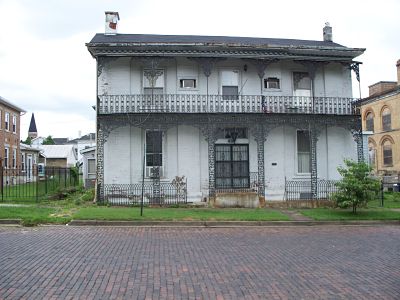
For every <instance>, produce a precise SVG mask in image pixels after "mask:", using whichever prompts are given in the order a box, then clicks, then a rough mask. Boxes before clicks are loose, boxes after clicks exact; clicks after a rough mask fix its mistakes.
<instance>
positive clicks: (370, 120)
mask: <svg viewBox="0 0 400 300" xmlns="http://www.w3.org/2000/svg"><path fill="white" fill-rule="evenodd" d="M365 125H366V129H367V131H372V132H373V131H374V115H373V114H372V112H369V113H367V116H366V117H365Z"/></svg>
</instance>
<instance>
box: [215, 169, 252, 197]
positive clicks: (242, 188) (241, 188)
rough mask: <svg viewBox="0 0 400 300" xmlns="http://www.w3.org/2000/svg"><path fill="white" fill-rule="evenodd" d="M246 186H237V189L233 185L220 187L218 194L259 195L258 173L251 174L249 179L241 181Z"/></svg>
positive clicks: (217, 189)
mask: <svg viewBox="0 0 400 300" xmlns="http://www.w3.org/2000/svg"><path fill="white" fill-rule="evenodd" d="M241 180H242V182H239V183H243V181H244V184H237V185H236V187H232V185H226V186H224V185H221V184H220V185H219V186H218V187H217V188H216V189H215V192H216V193H240V192H255V193H258V172H249V177H247V178H242V179H241Z"/></svg>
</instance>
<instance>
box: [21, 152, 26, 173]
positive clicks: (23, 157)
mask: <svg viewBox="0 0 400 300" xmlns="http://www.w3.org/2000/svg"><path fill="white" fill-rule="evenodd" d="M21 170H22V171H25V153H21Z"/></svg>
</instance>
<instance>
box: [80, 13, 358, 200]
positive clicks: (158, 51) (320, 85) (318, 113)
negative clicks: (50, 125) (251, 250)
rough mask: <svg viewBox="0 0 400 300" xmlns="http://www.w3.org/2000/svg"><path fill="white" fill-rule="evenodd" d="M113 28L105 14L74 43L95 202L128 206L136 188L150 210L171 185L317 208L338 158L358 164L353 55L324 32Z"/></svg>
mask: <svg viewBox="0 0 400 300" xmlns="http://www.w3.org/2000/svg"><path fill="white" fill-rule="evenodd" d="M118 21H119V15H118V13H114V12H106V33H105V34H96V35H95V36H94V37H93V39H92V40H91V41H90V42H89V43H87V44H86V46H87V48H88V50H89V52H90V54H91V55H92V56H93V57H94V58H95V59H96V62H97V103H96V111H97V154H96V155H97V197H98V200H99V201H111V200H112V199H113V197H114V198H115V199H116V198H118V199H119V200H118V201H122V202H121V203H123V199H126V200H127V201H128V202H129V201H131V202H130V203H132V202H135V201H136V200H138V199H140V195H141V187H142V184H143V186H145V191H144V192H143V194H144V197H145V201H150V202H151V201H152V199H153V200H154V199H156V200H157V201H162V198H163V197H164V198H165V199H167V198H168V195H167V194H168V191H167V190H168V188H170V187H168V186H169V185H171V182H172V181H173V180H174V179H175V181H174V184H175V187H176V185H177V180H176V176H178V177H183V176H184V181H185V182H186V181H187V185H186V186H185V192H187V200H188V201H204V200H207V199H208V200H215V199H216V198H218V197H219V196H221V195H223V196H224V197H226V195H232V197H241V196H243V195H246V196H249V195H250V196H251V197H253V198H252V199H254V197H256V199H257V201H258V200H260V201H264V200H265V199H266V200H284V199H285V197H287V187H288V182H292V183H293V182H306V183H307V184H306V185H304V187H306V188H305V190H302V191H300V190H299V191H297V195H296V197H297V198H304V199H307V198H309V199H319V198H323V197H326V194H324V191H323V189H324V186H325V185H326V182H327V181H329V180H335V179H339V174H338V172H337V170H336V168H337V167H338V165H340V164H341V163H342V162H343V159H344V158H352V159H357V158H359V159H362V141H361V122H360V115H359V113H358V111H357V110H356V109H355V107H354V103H353V102H354V101H353V98H352V82H351V71H352V69H353V70H356V72H357V73H358V65H359V62H356V61H354V60H353V59H354V58H355V57H357V56H359V55H361V54H362V53H363V52H364V51H365V49H359V48H348V47H345V46H342V45H340V44H337V43H334V42H333V41H332V29H331V27H330V26H329V25H327V26H325V28H324V39H323V40H322V41H310V40H293V39H271V38H249V37H224V36H181V35H147V34H146V35H141V34H118V33H117V32H116V27H117V23H118ZM110 22H111V23H110ZM179 179H180V178H178V181H179ZM320 183H322V184H320ZM168 184H169V185H168ZM172 186H174V185H172ZM151 195H152V196H151ZM285 195H286V196H285ZM323 195H325V196H323ZM146 197H147V198H146Z"/></svg>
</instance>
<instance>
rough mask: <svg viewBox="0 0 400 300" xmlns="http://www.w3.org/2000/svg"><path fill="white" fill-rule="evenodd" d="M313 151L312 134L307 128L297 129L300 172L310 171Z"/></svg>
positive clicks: (298, 169)
mask: <svg viewBox="0 0 400 300" xmlns="http://www.w3.org/2000/svg"><path fill="white" fill-rule="evenodd" d="M310 165H311V151H310V134H309V132H308V131H306V130H298V131H297V171H298V172H299V173H310V172H311V169H310Z"/></svg>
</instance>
